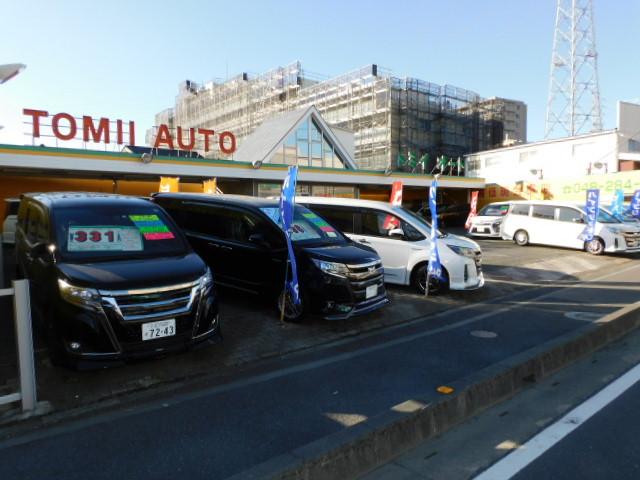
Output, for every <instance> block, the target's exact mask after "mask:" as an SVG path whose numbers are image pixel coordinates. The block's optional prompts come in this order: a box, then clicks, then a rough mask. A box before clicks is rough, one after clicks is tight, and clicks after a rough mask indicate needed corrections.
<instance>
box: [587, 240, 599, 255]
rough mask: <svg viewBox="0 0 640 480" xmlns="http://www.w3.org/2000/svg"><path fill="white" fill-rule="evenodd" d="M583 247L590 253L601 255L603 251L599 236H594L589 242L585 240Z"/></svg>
mask: <svg viewBox="0 0 640 480" xmlns="http://www.w3.org/2000/svg"><path fill="white" fill-rule="evenodd" d="M584 249H585V250H586V251H587V252H589V253H590V254H591V255H602V254H603V253H604V242H603V241H602V239H601V238H598V237H594V238H593V240H591V241H590V242H585V244H584Z"/></svg>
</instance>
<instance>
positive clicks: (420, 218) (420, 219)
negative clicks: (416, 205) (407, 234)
mask: <svg viewBox="0 0 640 480" xmlns="http://www.w3.org/2000/svg"><path fill="white" fill-rule="evenodd" d="M394 209H398V210H401V211H402V212H403V213H406V214H407V215H409V216H410V217H411V218H413V219H414V220H415V221H417V222H418V223H419V224H421V225H422V226H424V227H426V229H427V231H428V232H429V235H430V234H431V224H430V223H429V222H427V220H426V219H425V218H424V217H423V216H422V215H418V214H417V213H415V212H412V211H411V210H409V209H407V208H404V207H395V208H394ZM438 236H439V237H446V236H447V234H446V233H444V232H443V231H442V230H438Z"/></svg>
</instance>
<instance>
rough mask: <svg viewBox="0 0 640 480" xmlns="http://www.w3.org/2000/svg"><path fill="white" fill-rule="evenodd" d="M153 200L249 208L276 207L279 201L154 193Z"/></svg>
mask: <svg viewBox="0 0 640 480" xmlns="http://www.w3.org/2000/svg"><path fill="white" fill-rule="evenodd" d="M153 198H180V199H187V200H193V201H201V202H210V203H224V204H227V205H241V206H251V207H278V206H279V205H280V200H279V199H274V198H260V197H252V196H250V195H228V194H225V195H211V194H209V193H187V192H185V193H182V192H171V193H154V194H153Z"/></svg>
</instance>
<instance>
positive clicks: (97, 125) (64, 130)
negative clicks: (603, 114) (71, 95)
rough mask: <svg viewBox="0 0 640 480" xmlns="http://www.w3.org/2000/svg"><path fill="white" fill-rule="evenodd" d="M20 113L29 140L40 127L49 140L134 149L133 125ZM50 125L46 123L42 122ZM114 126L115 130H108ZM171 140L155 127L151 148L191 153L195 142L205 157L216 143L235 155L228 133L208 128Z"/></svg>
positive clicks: (29, 111) (164, 129) (65, 115)
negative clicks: (46, 129)
mask: <svg viewBox="0 0 640 480" xmlns="http://www.w3.org/2000/svg"><path fill="white" fill-rule="evenodd" d="M22 113H23V114H24V115H26V116H28V117H30V118H31V122H28V123H30V124H31V126H32V130H31V136H32V137H33V138H38V137H40V136H42V135H43V132H42V127H44V126H46V127H50V129H51V133H52V136H53V137H55V138H56V139H58V140H62V141H70V140H82V141H83V142H94V143H104V144H110V143H116V144H118V145H135V144H136V141H135V123H134V122H133V121H129V122H124V121H123V120H115V121H111V120H110V119H108V118H105V117H100V118H98V119H96V118H93V117H90V116H88V115H83V116H82V117H74V116H73V115H70V114H68V113H64V112H61V113H56V114H55V115H50V114H49V112H48V111H46V110H36V109H31V108H25V109H23V110H22ZM49 121H50V122H51V123H50V124H49V123H46V122H49ZM114 123H115V129H112V128H111V126H112V125H113V124H114ZM175 130H176V132H175V136H174V135H173V134H172V133H171V129H170V128H169V126H168V125H164V124H162V125H159V126H158V127H157V133H156V135H155V140H154V142H153V143H154V144H153V148H169V149H171V150H174V149H175V150H185V151H192V150H195V149H196V144H197V140H198V138H200V139H201V140H202V144H203V145H204V151H205V153H206V152H208V151H210V150H211V149H212V146H213V145H214V144H215V143H217V144H218V148H219V149H220V152H221V153H224V154H226V155H230V154H232V153H233V152H235V151H236V137H235V135H234V134H233V133H231V132H227V131H224V132H220V133H217V132H216V131H215V130H212V129H208V128H182V127H177V128H176V129H175Z"/></svg>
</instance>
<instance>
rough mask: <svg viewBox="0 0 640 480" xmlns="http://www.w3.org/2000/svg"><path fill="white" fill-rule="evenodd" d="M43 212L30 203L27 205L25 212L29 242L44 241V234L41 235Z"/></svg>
mask: <svg viewBox="0 0 640 480" xmlns="http://www.w3.org/2000/svg"><path fill="white" fill-rule="evenodd" d="M44 221H45V220H44V212H43V211H42V209H41V208H40V207H39V206H38V205H36V204H35V203H32V204H30V205H29V213H28V214H27V238H28V239H29V242H31V243H36V242H44V241H46V240H47V239H46V235H43V230H44V229H45V225H44Z"/></svg>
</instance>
